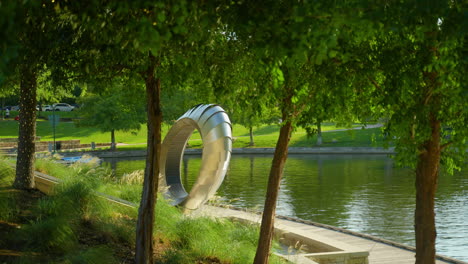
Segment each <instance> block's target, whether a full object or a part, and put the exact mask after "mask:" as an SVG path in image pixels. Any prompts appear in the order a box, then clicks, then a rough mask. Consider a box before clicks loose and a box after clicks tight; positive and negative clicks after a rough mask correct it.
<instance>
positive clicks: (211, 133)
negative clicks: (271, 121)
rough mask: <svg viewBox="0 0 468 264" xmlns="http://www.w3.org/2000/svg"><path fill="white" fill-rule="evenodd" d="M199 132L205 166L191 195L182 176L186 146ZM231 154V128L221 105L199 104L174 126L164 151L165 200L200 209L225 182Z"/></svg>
mask: <svg viewBox="0 0 468 264" xmlns="http://www.w3.org/2000/svg"><path fill="white" fill-rule="evenodd" d="M195 129H197V130H198V131H199V133H200V135H201V138H202V140H203V154H202V165H201V167H200V172H199V175H198V178H197V180H196V182H195V184H194V185H193V187H192V190H191V191H190V194H188V193H187V192H186V191H185V188H184V186H183V185H182V182H181V177H180V164H181V162H182V158H183V155H184V150H185V146H186V144H187V141H188V139H189V138H190V136H191V135H192V133H193V131H194V130H195ZM231 151H232V127H231V121H230V120H229V117H228V115H227V114H226V112H225V111H224V110H223V109H222V108H221V107H220V106H218V105H213V104H209V105H197V106H195V107H194V108H192V109H190V110H188V111H187V112H186V113H185V114H184V115H182V116H181V117H180V118H179V119H178V120H177V121H176V123H175V124H174V125H173V126H172V127H171V129H170V130H169V132H168V133H167V135H166V137H165V138H164V142H163V144H162V152H161V161H160V162H161V163H160V166H161V176H162V180H163V184H164V182H165V184H166V185H167V186H168V187H169V189H168V191H167V192H166V198H169V199H170V200H171V201H172V203H173V204H174V205H179V204H180V205H182V206H184V207H185V208H186V209H190V210H194V209H197V208H198V207H199V206H200V205H201V204H203V203H204V202H205V201H207V200H208V199H209V198H210V197H212V196H213V195H214V194H215V192H216V191H217V190H218V188H219V186H220V185H221V183H222V182H223V180H224V176H225V175H226V171H227V169H228V165H229V160H230V159H231Z"/></svg>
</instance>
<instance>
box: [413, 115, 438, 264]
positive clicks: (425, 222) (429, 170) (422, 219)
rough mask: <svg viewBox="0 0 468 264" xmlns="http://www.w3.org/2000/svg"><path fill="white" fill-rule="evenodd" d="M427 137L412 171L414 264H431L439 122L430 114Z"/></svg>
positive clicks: (433, 239)
mask: <svg viewBox="0 0 468 264" xmlns="http://www.w3.org/2000/svg"><path fill="white" fill-rule="evenodd" d="M430 122H431V130H432V133H431V137H430V138H429V139H428V140H427V141H426V142H424V144H423V150H422V152H421V154H419V159H418V164H417V167H416V211H415V233H416V264H431V263H435V240H436V227H435V212H434V201H435V194H436V190H437V179H438V176H439V163H440V151H441V150H440V149H441V148H440V136H441V132H440V126H441V125H440V121H439V120H437V119H436V117H435V115H434V114H433V113H431V114H430Z"/></svg>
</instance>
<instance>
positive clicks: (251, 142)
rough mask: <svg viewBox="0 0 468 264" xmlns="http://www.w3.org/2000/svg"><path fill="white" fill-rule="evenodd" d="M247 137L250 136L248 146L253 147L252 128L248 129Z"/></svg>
mask: <svg viewBox="0 0 468 264" xmlns="http://www.w3.org/2000/svg"><path fill="white" fill-rule="evenodd" d="M249 136H250V144H249V145H250V146H251V147H252V146H254V145H255V142H254V137H253V128H252V126H250V127H249Z"/></svg>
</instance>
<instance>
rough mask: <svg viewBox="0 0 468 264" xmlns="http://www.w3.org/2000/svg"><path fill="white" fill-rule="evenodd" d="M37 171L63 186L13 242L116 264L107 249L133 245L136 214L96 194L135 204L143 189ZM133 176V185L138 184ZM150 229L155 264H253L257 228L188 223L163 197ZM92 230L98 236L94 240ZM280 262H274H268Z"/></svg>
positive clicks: (58, 167)
mask: <svg viewBox="0 0 468 264" xmlns="http://www.w3.org/2000/svg"><path fill="white" fill-rule="evenodd" d="M2 166H3V167H2ZM36 166H37V167H38V168H39V169H40V170H41V171H42V172H43V173H46V174H51V175H52V176H55V177H57V178H59V179H61V183H60V184H59V185H57V186H56V188H55V189H54V195H52V196H48V197H44V198H42V199H40V200H39V202H38V203H37V206H35V208H34V210H33V216H34V217H33V219H32V220H31V221H30V223H29V224H27V225H25V226H24V228H21V229H18V232H17V233H16V234H15V236H14V238H13V239H12V240H15V243H21V242H23V243H25V247H26V248H27V251H30V252H41V255H46V256H48V255H51V254H53V255H54V256H56V257H57V256H58V259H57V261H56V262H60V263H117V262H118V260H117V259H116V257H115V255H116V252H115V250H116V249H114V248H111V247H110V246H109V245H115V244H116V243H123V244H125V245H131V246H133V245H134V243H135V226H136V218H137V209H136V208H131V207H125V206H122V205H117V204H114V203H109V202H108V201H107V200H106V199H104V198H102V197H100V196H99V195H98V194H97V192H96V190H98V191H99V192H103V191H104V192H105V191H106V190H113V191H112V192H111V194H112V195H115V196H117V197H119V198H122V199H128V198H130V199H128V200H131V201H133V202H136V203H137V202H138V200H139V199H140V197H141V183H139V181H138V180H136V181H134V180H133V179H131V180H129V179H130V178H129V179H124V180H122V179H115V178H114V177H113V176H112V174H111V173H110V170H108V169H104V168H100V167H98V166H96V164H87V163H81V164H79V163H77V164H74V165H72V166H65V165H63V164H59V163H57V162H55V161H54V159H53V158H47V159H38V160H37V162H36ZM4 167H5V168H6V169H3V168H4ZM7 167H8V165H4V164H2V162H1V161H0V169H1V170H0V181H1V180H3V178H9V179H10V180H11V178H13V177H14V171H13V170H12V169H8V168H7ZM140 174H141V172H140ZM3 175H7V176H6V177H3ZM134 176H135V175H133V176H132V177H133V178H134V179H136V178H139V176H137V177H134ZM129 177H130V176H129ZM116 190H117V191H116ZM0 205H1V203H0ZM10 206H11V204H9V205H8V204H7V205H5V206H4V207H10ZM13 213H14V212H13ZM154 226H155V229H154V233H155V238H156V239H157V240H159V241H160V242H161V241H162V242H163V243H164V244H165V245H163V246H162V247H163V249H164V250H163V252H160V254H158V261H157V263H166V264H169V263H181V264H183V263H205V262H200V261H204V260H213V259H215V260H217V261H219V262H217V263H242V264H243V263H251V262H252V260H253V258H254V254H255V249H256V244H257V239H258V228H257V227H256V226H247V225H242V224H239V223H234V222H231V221H229V220H226V219H212V218H206V217H202V218H191V217H187V216H184V215H183V214H182V213H181V212H180V210H179V209H178V208H177V207H174V206H171V205H170V204H169V203H167V202H166V201H165V200H164V199H163V198H162V197H160V198H159V199H158V203H157V206H156V213H155V225H154ZM93 230H94V231H95V233H99V234H100V235H99V236H98V237H97V238H96V237H95V236H96V235H95V234H94V233H93ZM83 236H85V237H86V236H91V237H94V238H93V239H92V240H98V242H99V243H95V242H96V241H94V242H92V243H91V244H92V245H91V246H89V247H87V248H83V247H82V246H81V244H80V243H82V240H83V239H89V238H83ZM155 244H158V242H157V241H156V242H155ZM129 247H130V246H129ZM44 260H45V259H43V258H38V257H37V256H26V257H24V258H22V262H24V263H33V262H38V261H39V262H43V261H44ZM281 262H282V261H281V260H280V259H279V258H275V257H274V258H273V259H272V261H271V263H281Z"/></svg>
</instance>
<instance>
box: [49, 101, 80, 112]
mask: <svg viewBox="0 0 468 264" xmlns="http://www.w3.org/2000/svg"><path fill="white" fill-rule="evenodd" d="M73 109H75V108H74V107H73V106H71V105H69V104H65V103H58V104H54V105H52V111H65V112H70V111H73Z"/></svg>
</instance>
